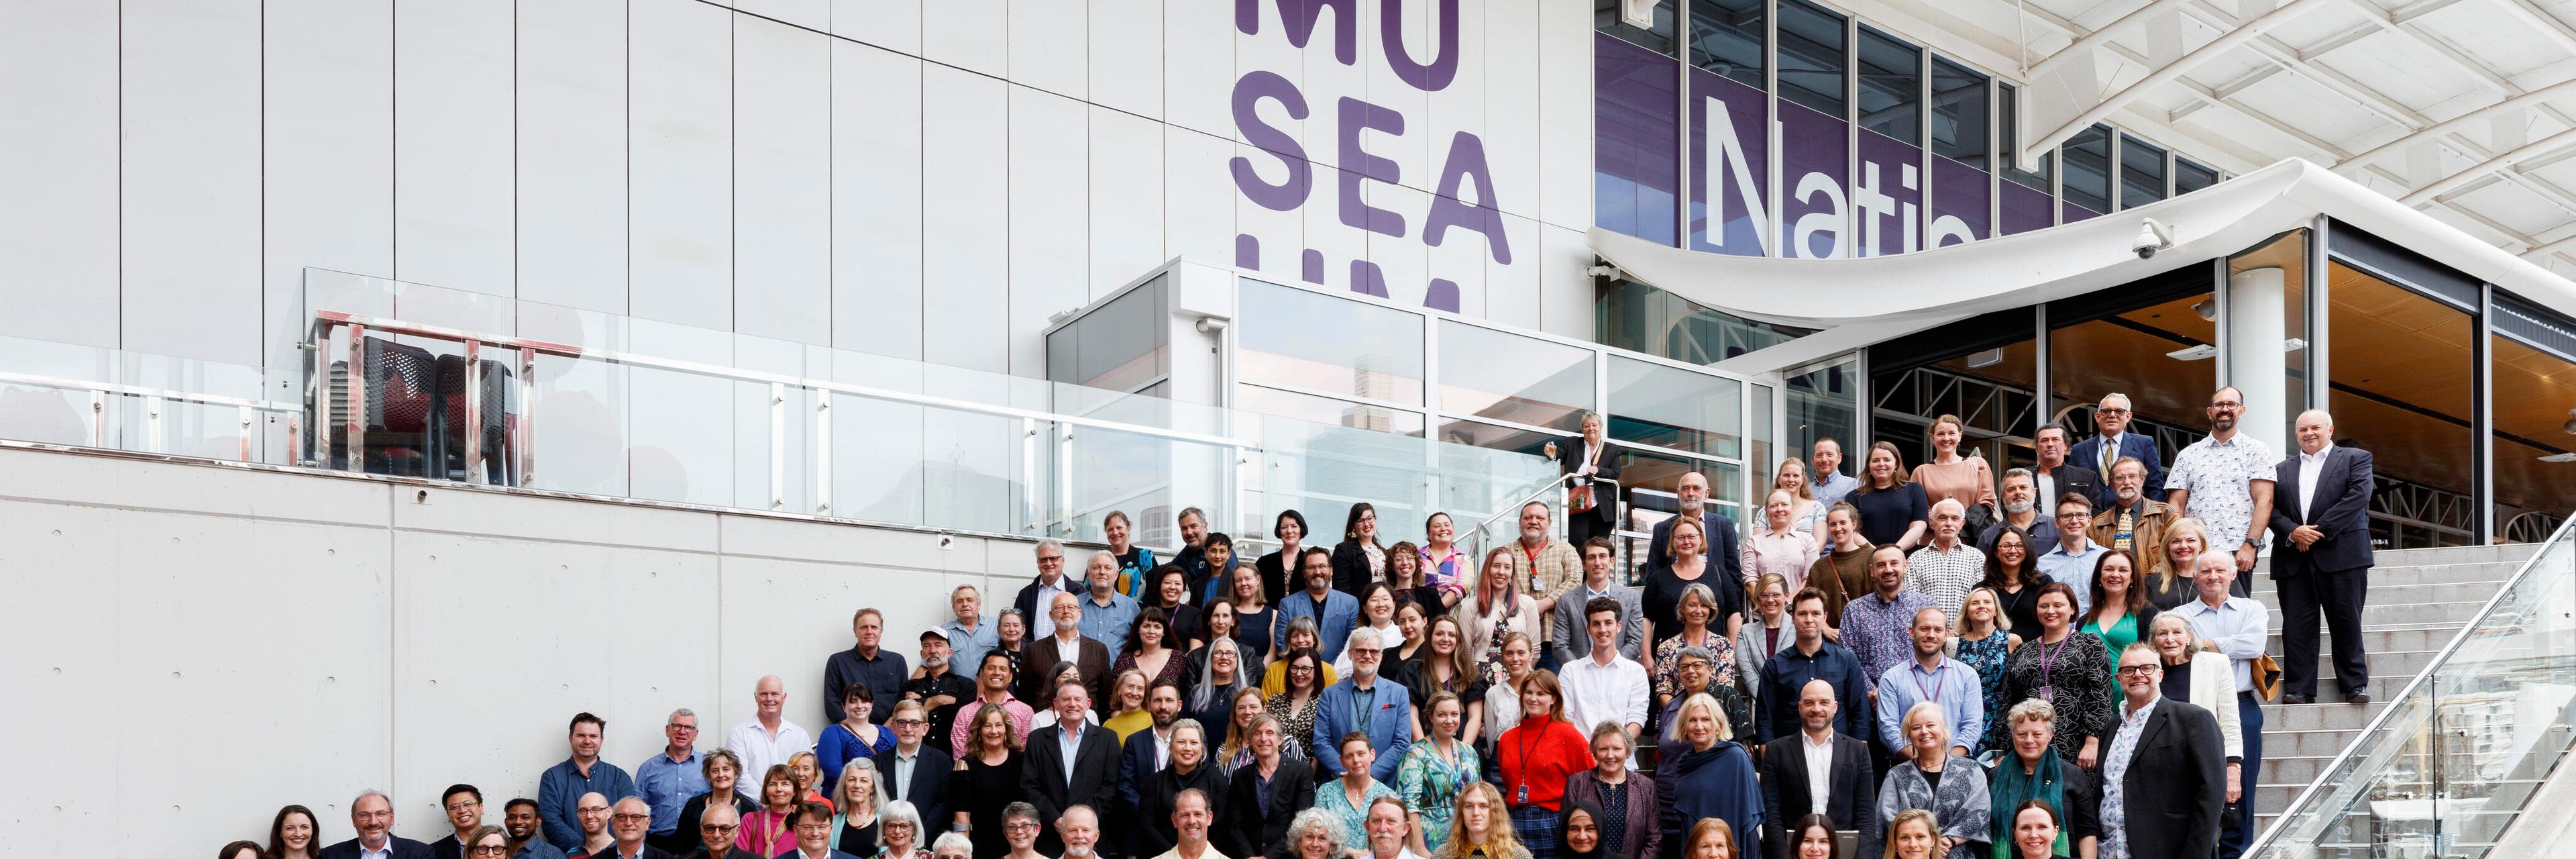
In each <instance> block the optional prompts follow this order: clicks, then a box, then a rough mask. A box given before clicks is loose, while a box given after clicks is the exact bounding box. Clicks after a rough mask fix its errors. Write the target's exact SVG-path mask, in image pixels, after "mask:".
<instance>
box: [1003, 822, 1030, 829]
mask: <svg viewBox="0 0 2576 859" xmlns="http://www.w3.org/2000/svg"><path fill="white" fill-rule="evenodd" d="M1002 828H1003V829H1036V828H1038V825H1037V823H1036V822H1035V821H1029V820H1014V821H1011V822H1009V823H1005V824H1002Z"/></svg>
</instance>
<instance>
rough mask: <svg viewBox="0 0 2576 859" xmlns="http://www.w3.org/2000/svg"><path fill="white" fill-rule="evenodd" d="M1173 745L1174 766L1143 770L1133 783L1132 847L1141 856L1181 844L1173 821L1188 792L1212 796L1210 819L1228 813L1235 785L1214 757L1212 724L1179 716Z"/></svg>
mask: <svg viewBox="0 0 2576 859" xmlns="http://www.w3.org/2000/svg"><path fill="white" fill-rule="evenodd" d="M1170 743H1171V750H1170V755H1171V765H1170V766H1166V767H1164V768H1162V769H1161V770H1158V771H1155V772H1152V773H1145V774H1140V775H1139V776H1138V778H1137V784H1136V785H1134V788H1135V791H1136V820H1135V824H1134V825H1135V838H1136V841H1135V843H1134V844H1133V845H1132V846H1133V847H1135V850H1134V854H1135V855H1137V856H1160V855H1163V853H1165V852H1166V851H1169V850H1171V849H1172V847H1173V845H1176V844H1178V843H1180V831H1179V829H1178V828H1177V827H1175V826H1173V825H1172V812H1173V811H1174V810H1175V809H1178V808H1179V807H1180V797H1181V793H1182V792H1183V791H1190V790H1196V791H1198V792H1200V793H1203V794H1206V795H1207V798H1208V816H1209V819H1210V820H1214V819H1216V818H1217V817H1219V816H1221V815H1222V814H1223V813H1224V811H1225V800H1224V797H1225V795H1226V793H1227V792H1228V788H1229V786H1230V785H1229V783H1228V780H1227V779H1226V772H1225V768H1224V767H1223V766H1221V765H1219V764H1218V763H1217V762H1216V761H1214V760H1212V759H1211V756H1213V755H1215V754H1216V745H1215V744H1214V743H1210V742H1208V738H1207V727H1206V726H1205V725H1201V724H1199V721H1198V720H1197V719H1179V720H1176V721H1174V722H1172V738H1171V740H1170Z"/></svg>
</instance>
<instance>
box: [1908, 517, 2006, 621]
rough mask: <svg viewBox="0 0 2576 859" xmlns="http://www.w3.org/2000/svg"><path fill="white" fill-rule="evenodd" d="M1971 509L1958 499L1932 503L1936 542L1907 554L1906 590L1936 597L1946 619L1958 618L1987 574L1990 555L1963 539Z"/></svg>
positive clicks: (1933, 533) (1933, 601)
mask: <svg viewBox="0 0 2576 859" xmlns="http://www.w3.org/2000/svg"><path fill="white" fill-rule="evenodd" d="M1967 521H1968V508H1966V507H1964V506H1961V505H1960V504H1959V500H1958V499H1956V498H1944V499H1941V503H1939V504H1934V505H1932V541H1931V542H1929V543H1925V544H1923V548H1920V549H1916V550H1914V554H1911V555H1907V556H1906V557H1905V589H1906V590H1910V591H1917V592H1920V593H1922V594H1923V595H1924V596H1928V597H1931V598H1932V604H1933V605H1934V606H1937V607H1939V608H1940V609H1941V616H1942V617H1945V618H1950V617H1958V616H1959V605H1960V604H1961V603H1964V602H1967V601H1968V591H1970V590H1974V589H1975V588H1976V587H1977V582H1979V581H1983V580H1984V579H1985V577H1986V555H1985V553H1983V552H1979V551H1977V547H1975V546H1971V545H1968V543H1967V541H1965V540H1961V539H1959V530H1960V529H1961V528H1962V527H1964V526H1965V525H1966V524H1967Z"/></svg>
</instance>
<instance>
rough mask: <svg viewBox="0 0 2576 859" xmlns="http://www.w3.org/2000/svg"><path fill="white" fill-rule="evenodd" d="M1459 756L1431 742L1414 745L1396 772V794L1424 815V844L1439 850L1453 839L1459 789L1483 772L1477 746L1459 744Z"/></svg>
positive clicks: (1411, 809) (1408, 805)
mask: <svg viewBox="0 0 2576 859" xmlns="http://www.w3.org/2000/svg"><path fill="white" fill-rule="evenodd" d="M1456 745H1457V749H1458V754H1457V759H1456V760H1450V759H1448V758H1444V757H1442V756H1441V754H1440V750H1439V749H1437V748H1434V747H1433V746H1432V744H1431V742H1430V741H1428V740H1424V741H1422V742H1417V743H1414V744H1413V747H1412V748H1410V749H1408V750H1406V751H1405V753H1404V765H1403V766H1401V767H1399V768H1397V769H1396V771H1395V795H1396V797H1397V798H1399V799H1402V800H1404V807H1405V808H1406V809H1408V810H1410V811H1412V812H1413V813H1415V814H1419V815H1422V846H1423V847H1426V848H1429V849H1432V850H1438V849H1440V843H1441V842H1443V841H1447V840H1449V828H1450V818H1452V817H1454V816H1455V815H1456V814H1457V808H1458V791H1459V789H1460V788H1464V787H1466V786H1467V783H1468V782H1471V781H1475V780H1476V779H1477V778H1478V777H1479V776H1481V775H1482V774H1483V770H1481V769H1479V768H1478V767H1479V765H1480V762H1479V761H1478V760H1477V758H1476V747H1475V746H1472V745H1468V744H1466V743H1458V744H1456Z"/></svg>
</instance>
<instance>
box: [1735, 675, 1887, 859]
mask: <svg viewBox="0 0 2576 859" xmlns="http://www.w3.org/2000/svg"><path fill="white" fill-rule="evenodd" d="M1841 708H1842V703H1841V701H1839V700H1837V699H1836V698H1835V697H1834V684H1832V683H1829V682H1826V681H1824V680H1821V679H1819V680H1809V681H1807V684H1806V685H1805V686H1804V687H1801V688H1800V689H1799V691H1798V730H1797V732H1796V733H1792V734H1789V735H1788V736H1784V737H1781V738H1779V739H1776V740H1772V741H1771V742H1768V743H1764V744H1762V761H1761V765H1760V772H1761V776H1762V807H1763V812H1762V840H1763V842H1764V843H1766V844H1770V845H1775V846H1781V845H1787V844H1788V843H1789V822H1790V821H1794V820H1797V819H1798V818H1801V817H1805V816H1807V815H1810V814H1821V815H1824V816H1825V817H1827V818H1828V819H1831V820H1832V821H1833V822H1834V828H1835V829H1857V830H1860V831H1861V832H1862V833H1863V835H1864V837H1865V838H1867V837H1868V836H1869V834H1871V833H1876V832H1877V831H1878V783H1877V782H1876V781H1873V780H1871V779H1870V766H1869V744H1867V743H1865V742H1862V741H1861V740H1860V738H1858V737H1853V736H1850V735H1847V734H1840V733H1836V732H1835V731H1834V717H1835V715H1836V714H1837V713H1839V712H1840V711H1841ZM1871 840H1874V839H1871ZM1771 855H1773V856H1787V855H1788V850H1787V848H1786V847H1785V846H1782V847H1781V849H1778V850H1773V851H1772V852H1771ZM1862 855H1871V854H1869V853H1867V852H1864V853H1863V854H1862Z"/></svg>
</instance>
